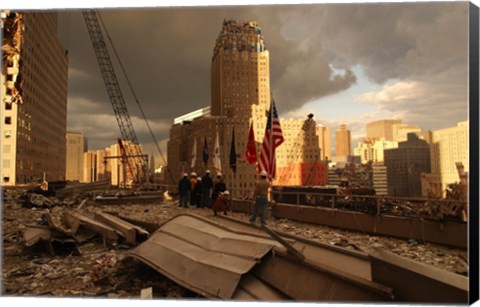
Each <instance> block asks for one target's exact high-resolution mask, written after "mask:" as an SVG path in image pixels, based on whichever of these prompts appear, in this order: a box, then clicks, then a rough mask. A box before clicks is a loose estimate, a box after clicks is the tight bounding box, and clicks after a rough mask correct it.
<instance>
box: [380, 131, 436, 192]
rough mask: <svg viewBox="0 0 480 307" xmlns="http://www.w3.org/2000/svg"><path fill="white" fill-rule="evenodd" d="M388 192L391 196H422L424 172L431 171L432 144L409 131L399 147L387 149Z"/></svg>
mask: <svg viewBox="0 0 480 307" xmlns="http://www.w3.org/2000/svg"><path fill="white" fill-rule="evenodd" d="M385 165H386V166H387V178H388V194H389V195H391V196H402V197H420V196H422V181H421V174H422V173H430V145H429V144H428V143H427V142H426V141H425V140H421V139H419V137H418V136H417V135H416V134H415V133H409V134H408V139H407V141H405V142H400V143H398V148H394V149H386V150H385Z"/></svg>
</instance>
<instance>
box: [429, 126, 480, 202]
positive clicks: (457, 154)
mask: <svg viewBox="0 0 480 307" xmlns="http://www.w3.org/2000/svg"><path fill="white" fill-rule="evenodd" d="M468 127H469V123H468V121H464V122H459V123H458V124H457V126H455V127H451V128H445V129H440V130H435V131H433V133H432V145H431V146H432V151H431V171H432V174H433V176H432V177H431V178H432V179H431V180H432V181H433V184H436V185H439V186H441V190H442V191H441V192H442V193H443V194H445V189H446V187H447V185H448V184H450V183H455V182H459V181H460V178H459V176H458V171H457V167H456V165H455V163H456V162H461V163H462V164H463V166H464V167H465V169H466V170H468V169H469V148H468V144H469V143H468V135H469V131H468ZM476 158H478V157H476ZM444 196H445V195H444Z"/></svg>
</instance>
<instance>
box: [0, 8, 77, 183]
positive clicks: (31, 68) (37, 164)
mask: <svg viewBox="0 0 480 307" xmlns="http://www.w3.org/2000/svg"><path fill="white" fill-rule="evenodd" d="M1 15H2V16H1V18H2V22H1V24H2V32H3V40H2V51H3V53H4V54H3V57H2V61H3V63H2V64H3V65H2V72H1V80H0V88H1V91H0V97H1V108H2V111H1V114H2V116H1V117H2V119H1V131H2V135H1V142H0V143H1V147H2V148H1V155H2V174H1V176H2V177H1V184H2V185H15V184H21V183H29V182H32V181H34V180H39V179H40V178H42V177H43V174H45V175H46V178H47V180H49V181H51V180H64V179H65V170H66V132H67V131H66V129H67V81H68V80H67V78H68V57H67V53H66V52H65V49H64V47H63V46H62V44H61V43H60V40H59V37H58V35H57V13H55V12H28V13H14V12H9V11H4V12H2V13H1Z"/></svg>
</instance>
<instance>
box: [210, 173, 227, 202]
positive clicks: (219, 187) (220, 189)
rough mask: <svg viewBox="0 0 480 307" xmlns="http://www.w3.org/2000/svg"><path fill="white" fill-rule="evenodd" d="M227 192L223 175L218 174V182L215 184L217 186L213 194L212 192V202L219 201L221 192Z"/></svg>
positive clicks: (214, 187)
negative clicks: (218, 197)
mask: <svg viewBox="0 0 480 307" xmlns="http://www.w3.org/2000/svg"><path fill="white" fill-rule="evenodd" d="M226 190H227V185H226V184H225V181H224V180H223V177H222V173H218V174H217V181H216V182H215V185H214V186H213V192H212V200H213V203H215V201H216V200H217V196H218V194H220V192H224V191H226Z"/></svg>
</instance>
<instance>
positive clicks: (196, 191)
mask: <svg viewBox="0 0 480 307" xmlns="http://www.w3.org/2000/svg"><path fill="white" fill-rule="evenodd" d="M193 195H194V199H195V206H196V207H197V208H200V205H201V204H202V177H200V176H198V177H197V183H196V184H195V187H194V188H193Z"/></svg>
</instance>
